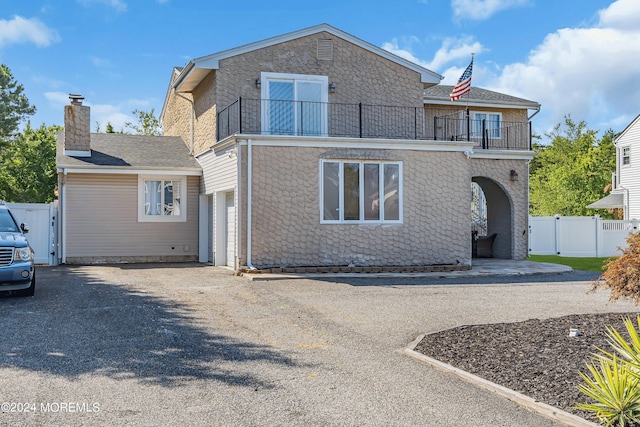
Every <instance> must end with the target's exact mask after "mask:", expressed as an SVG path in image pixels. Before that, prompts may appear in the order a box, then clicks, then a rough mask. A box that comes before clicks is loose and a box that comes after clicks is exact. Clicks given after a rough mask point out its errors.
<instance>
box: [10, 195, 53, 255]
mask: <svg viewBox="0 0 640 427" xmlns="http://www.w3.org/2000/svg"><path fill="white" fill-rule="evenodd" d="M7 206H8V207H9V209H11V213H12V214H13V216H15V217H16V219H17V220H18V222H19V223H25V224H28V225H29V233H27V240H28V241H29V244H30V245H31V247H32V248H33V250H34V252H35V262H36V264H49V265H55V264H56V263H57V262H56V261H57V256H56V248H57V240H58V239H57V235H58V233H57V231H58V227H57V222H58V205H57V203H56V202H53V203H7Z"/></svg>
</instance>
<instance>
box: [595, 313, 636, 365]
mask: <svg viewBox="0 0 640 427" xmlns="http://www.w3.org/2000/svg"><path fill="white" fill-rule="evenodd" d="M637 321H638V328H640V316H638V319H637ZM624 326H625V329H626V330H627V334H629V341H627V340H625V338H624V337H623V336H622V334H620V332H618V331H617V330H616V329H615V328H612V327H609V328H607V335H608V336H609V345H611V347H612V348H613V350H614V351H615V352H616V353H617V354H618V355H619V356H620V357H621V358H622V359H624V360H625V361H627V362H628V363H629V364H630V365H631V367H632V368H633V371H634V372H636V373H638V375H640V335H639V334H638V331H637V330H636V328H635V327H634V326H633V322H632V321H631V319H629V318H626V319H625V320H624ZM600 352H601V353H603V354H605V355H606V356H607V357H609V358H610V357H611V356H612V354H611V353H609V352H606V351H604V350H602V349H600Z"/></svg>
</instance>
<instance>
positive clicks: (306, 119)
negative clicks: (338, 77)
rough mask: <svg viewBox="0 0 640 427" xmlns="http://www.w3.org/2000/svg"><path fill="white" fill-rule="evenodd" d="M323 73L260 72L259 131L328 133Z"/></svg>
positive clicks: (303, 133) (325, 78) (298, 133)
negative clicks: (260, 121)
mask: <svg viewBox="0 0 640 427" xmlns="http://www.w3.org/2000/svg"><path fill="white" fill-rule="evenodd" d="M327 86H328V78H327V77H326V76H313V75H305V74H280V73H262V99H263V101H262V103H263V104H262V132H263V133H266V134H270V135H298V136H324V135H327V101H328V95H327V90H328V89H327Z"/></svg>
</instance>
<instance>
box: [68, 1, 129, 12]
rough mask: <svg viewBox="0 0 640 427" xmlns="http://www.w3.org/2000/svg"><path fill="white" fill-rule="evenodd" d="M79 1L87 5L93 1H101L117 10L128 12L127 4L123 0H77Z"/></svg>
mask: <svg viewBox="0 0 640 427" xmlns="http://www.w3.org/2000/svg"><path fill="white" fill-rule="evenodd" d="M76 1H77V2H78V3H82V4H84V5H85V6H89V5H91V4H93V3H100V4H104V5H107V6H109V7H112V8H114V9H115V10H116V11H117V12H126V11H127V4H126V3H125V2H124V1H122V0H76Z"/></svg>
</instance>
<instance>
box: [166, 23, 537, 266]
mask: <svg viewBox="0 0 640 427" xmlns="http://www.w3.org/2000/svg"><path fill="white" fill-rule="evenodd" d="M441 79H442V78H441V76H440V75H438V74H436V73H434V72H432V71H430V70H428V69H425V68H423V67H421V66H418V65H416V64H414V63H412V62H410V61H407V60H405V59H403V58H400V57H398V56H396V55H394V54H392V53H390V52H388V51H385V50H383V49H381V48H379V47H376V46H374V45H372V44H370V43H367V42H365V41H363V40H361V39H359V38H357V37H354V36H352V35H350V34H347V33H345V32H343V31H341V30H339V29H336V28H334V27H332V26H330V25H326V24H322V25H318V26H314V27H310V28H306V29H302V30H300V31H296V32H292V33H288V34H283V35H280V36H276V37H273V38H270V39H266V40H262V41H258V42H255V43H251V44H247V45H244V46H239V47H236V48H232V49H229V50H225V51H222V52H218V53H214V54H212V55H208V56H204V57H200V58H196V59H194V60H191V61H190V62H189V63H188V64H187V65H186V66H185V67H182V68H176V69H174V70H173V73H172V75H171V79H170V84H169V87H168V91H167V95H166V99H165V103H164V107H163V110H162V113H161V120H162V123H163V127H164V132H165V135H168V136H176V137H180V138H181V139H182V140H183V141H184V142H185V144H186V146H187V147H188V149H189V151H190V152H191V153H192V155H193V156H195V158H196V159H197V161H198V163H199V164H200V165H201V167H202V180H201V185H200V196H199V258H200V261H203V262H206V261H210V262H213V263H214V264H215V265H228V266H231V267H234V268H236V269H238V268H242V267H247V268H257V269H268V268H275V269H279V268H294V267H296V268H302V269H304V268H306V269H307V270H316V269H320V271H325V270H323V269H331V268H333V269H339V268H342V269H343V270H346V271H359V270H358V269H360V268H369V269H385V268H386V269H390V268H393V267H398V266H399V267H403V268H405V269H406V270H411V269H413V270H415V271H422V270H423V269H424V268H425V267H427V268H428V267H429V266H431V267H433V266H447V268H460V269H464V268H469V266H470V265H471V262H472V256H473V249H472V248H473V245H472V236H473V235H474V234H475V233H478V232H479V234H480V235H483V234H494V233H495V234H496V238H495V243H494V245H493V251H492V252H493V256H495V257H499V258H506V259H524V258H525V257H526V256H527V247H528V242H527V221H528V162H529V161H530V160H531V159H532V158H533V156H534V153H533V152H532V151H531V127H530V120H529V119H530V113H531V112H533V114H535V112H537V111H538V110H539V108H540V105H539V104H538V103H536V102H532V101H528V100H524V99H520V98H515V97H511V96H508V95H504V94H499V93H496V92H491V91H487V90H482V89H479V88H475V87H474V88H472V90H471V92H470V94H469V97H468V99H467V98H466V97H465V98H463V99H462V100H459V101H455V102H452V101H451V100H450V99H449V94H450V92H451V89H452V87H451V86H442V85H440V84H439V83H440V81H441ZM161 178H162V177H160V178H158V179H161ZM473 189H475V190H473ZM474 194H475V195H476V197H474ZM478 194H481V195H482V197H480V198H478V197H477V195H478ZM478 222H479V223H480V224H478ZM383 271H385V270H383Z"/></svg>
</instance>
